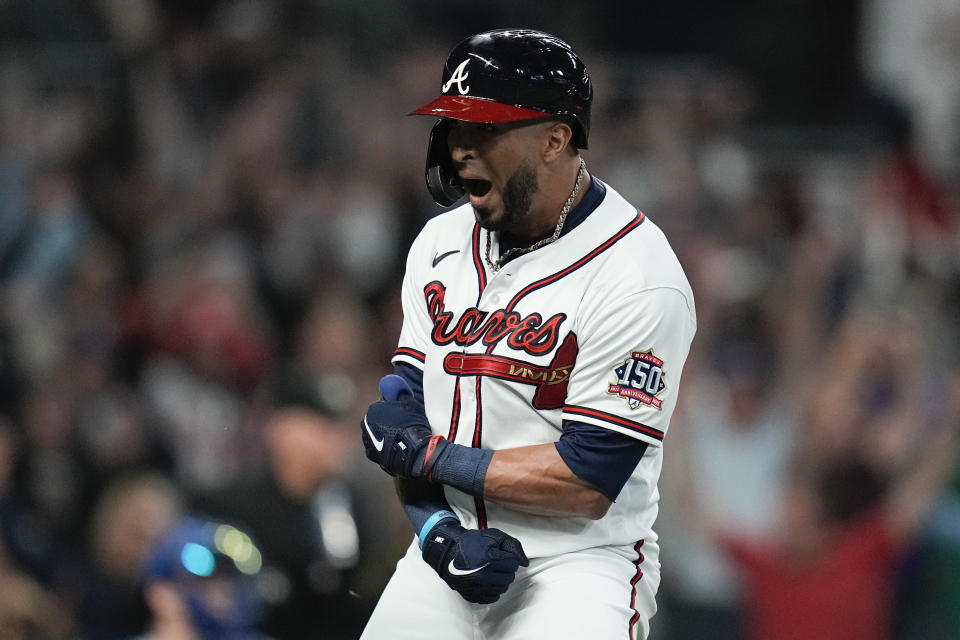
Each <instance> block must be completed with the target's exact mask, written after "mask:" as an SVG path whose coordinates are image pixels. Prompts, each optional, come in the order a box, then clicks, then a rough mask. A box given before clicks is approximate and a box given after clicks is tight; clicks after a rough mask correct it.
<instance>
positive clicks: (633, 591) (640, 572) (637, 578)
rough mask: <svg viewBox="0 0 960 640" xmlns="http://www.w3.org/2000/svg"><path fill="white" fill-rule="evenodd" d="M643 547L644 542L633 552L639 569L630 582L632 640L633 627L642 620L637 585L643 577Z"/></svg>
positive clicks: (634, 548)
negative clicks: (641, 548) (638, 609)
mask: <svg viewBox="0 0 960 640" xmlns="http://www.w3.org/2000/svg"><path fill="white" fill-rule="evenodd" d="M642 546H643V540H641V541H640V542H638V543H637V544H636V545H635V546H634V547H633V550H634V551H636V552H637V559H636V561H634V563H633V564H634V566H635V567H636V568H637V572H636V573H635V574H634V575H633V578H632V579H631V580H630V609H632V610H633V616H631V617H630V626H629V628H628V630H627V631H628V635H629V638H630V640H634V635H633V626H634V625H635V624H637V620H639V619H640V612H639V611H637V583H638V582H640V578H642V577H643V569H641V568H640V565H641V564H643V551H641V550H640V547H642Z"/></svg>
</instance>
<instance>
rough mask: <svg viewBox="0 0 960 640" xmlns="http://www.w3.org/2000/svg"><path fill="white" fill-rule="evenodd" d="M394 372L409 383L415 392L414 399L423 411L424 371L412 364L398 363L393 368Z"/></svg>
mask: <svg viewBox="0 0 960 640" xmlns="http://www.w3.org/2000/svg"><path fill="white" fill-rule="evenodd" d="M393 372H394V373H395V374H397V375H398V376H400V377H401V378H403V379H404V380H406V381H407V384H408V385H410V389H411V390H412V391H413V398H414V400H416V401H417V404H419V405H420V408H421V409H422V408H423V407H424V404H423V371H421V370H420V369H417V368H416V367H415V366H413V365H411V364H406V363H404V362H398V363H397V364H395V365H394V366H393Z"/></svg>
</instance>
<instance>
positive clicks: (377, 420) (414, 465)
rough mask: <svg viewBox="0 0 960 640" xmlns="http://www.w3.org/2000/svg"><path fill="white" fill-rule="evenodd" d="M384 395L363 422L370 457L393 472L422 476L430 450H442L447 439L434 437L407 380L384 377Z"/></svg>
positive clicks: (409, 476) (382, 384)
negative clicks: (424, 463)
mask: <svg viewBox="0 0 960 640" xmlns="http://www.w3.org/2000/svg"><path fill="white" fill-rule="evenodd" d="M380 394H381V395H382V396H383V399H382V400H380V401H378V402H374V403H373V404H371V405H370V408H369V409H367V415H365V416H364V417H363V420H362V422H361V423H360V431H361V435H362V438H363V446H364V449H365V450H366V454H367V458H368V459H369V460H371V461H373V462H376V463H377V464H379V465H380V467H381V468H382V469H383V470H384V471H386V472H387V473H389V474H390V475H394V476H399V477H401V478H420V477H422V476H423V475H424V473H423V472H424V468H423V466H424V465H423V462H424V459H425V458H426V457H427V454H428V452H429V453H433V452H435V451H436V452H437V453H439V451H440V450H442V448H443V446H444V445H445V444H446V440H443V439H442V438H439V437H437V438H433V432H432V431H431V429H430V424H429V423H428V422H427V416H426V415H424V413H423V410H422V409H421V408H420V406H419V405H418V404H417V403H416V401H415V400H414V399H413V392H412V391H411V390H410V387H409V385H408V384H407V381H406V380H404V379H403V378H401V377H400V376H398V375H389V376H384V377H383V378H382V379H381V380H380ZM431 440H432V443H431ZM441 441H442V442H441ZM431 444H432V446H431ZM438 444H439V445H440V448H439V450H438V447H437V445H438Z"/></svg>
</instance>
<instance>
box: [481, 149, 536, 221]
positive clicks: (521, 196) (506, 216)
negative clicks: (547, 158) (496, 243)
mask: <svg viewBox="0 0 960 640" xmlns="http://www.w3.org/2000/svg"><path fill="white" fill-rule="evenodd" d="M539 189H540V184H539V182H538V181H537V172H536V171H535V170H534V168H533V164H532V163H530V162H524V163H523V164H521V165H520V166H519V167H517V170H516V171H514V172H513V175H512V176H510V178H509V179H508V180H507V184H506V185H505V186H504V188H503V194H502V195H501V198H500V202H501V206H502V208H503V214H502V215H501V216H500V218H499V219H496V218H494V213H493V211H491V210H490V208H489V207H474V211H473V213H474V216H475V217H476V219H477V223H478V224H479V225H480V226H481V227H483V228H484V229H487V230H488V231H509V232H513V233H518V232H519V231H520V230H521V229H522V228H523V226H522V225H523V223H524V222H525V221H526V219H527V217H528V216H529V215H530V206H531V205H532V204H533V196H534V194H535V193H536V192H537V191H538V190H539Z"/></svg>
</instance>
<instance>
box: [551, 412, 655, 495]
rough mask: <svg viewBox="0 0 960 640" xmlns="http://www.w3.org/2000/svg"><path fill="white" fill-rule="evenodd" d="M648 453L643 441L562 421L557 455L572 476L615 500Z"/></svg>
mask: <svg viewBox="0 0 960 640" xmlns="http://www.w3.org/2000/svg"><path fill="white" fill-rule="evenodd" d="M646 450H647V443H646V442H644V441H643V440H638V439H636V438H631V437H630V436H627V435H624V434H622V433H618V432H616V431H611V430H610V429H603V428H601V427H595V426H593V425H589V424H584V423H582V422H577V421H575V420H564V421H563V434H562V435H561V436H560V440H558V441H557V453H559V454H560V457H561V458H563V461H564V462H565V463H566V464H567V466H568V467H570V470H571V471H573V473H574V474H575V475H576V476H577V477H578V478H580V479H581V480H583V481H584V482H586V483H587V484H589V485H590V486H592V487H594V488H595V489H597V490H598V491H600V493H602V494H603V495H605V496H607V497H608V498H610V500H616V498H617V496H618V495H620V490H621V489H623V485H625V484H626V483H627V480H629V479H630V475H631V474H632V473H633V470H634V469H636V468H637V465H638V464H639V463H640V459H641V458H642V457H643V454H644V452H646Z"/></svg>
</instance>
